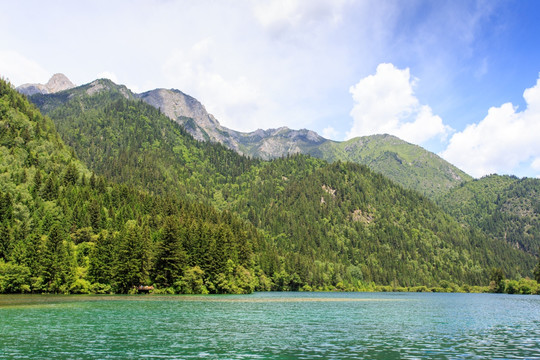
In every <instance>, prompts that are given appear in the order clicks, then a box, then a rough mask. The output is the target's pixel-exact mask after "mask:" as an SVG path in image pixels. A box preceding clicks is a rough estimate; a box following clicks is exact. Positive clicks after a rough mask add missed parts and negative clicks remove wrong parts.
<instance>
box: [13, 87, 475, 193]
mask: <svg viewBox="0 0 540 360" xmlns="http://www.w3.org/2000/svg"><path fill="white" fill-rule="evenodd" d="M19 91H20V89H19ZM82 91H84V92H85V93H86V94H93V93H96V92H99V91H113V92H119V93H121V94H122V96H123V97H125V98H127V99H140V100H142V101H144V102H146V103H148V104H149V105H151V106H153V107H154V108H157V109H159V110H160V111H161V112H162V113H163V114H165V115H166V116H167V117H169V118H170V119H171V120H173V121H175V122H176V123H178V124H180V125H182V126H183V127H184V128H185V129H186V131H187V132H188V133H190V134H191V135H192V136H193V137H194V138H195V139H197V140H199V141H211V142H216V143H221V144H223V145H224V146H226V147H227V148H229V149H232V150H234V151H236V152H238V153H240V154H243V155H246V156H250V157H257V158H261V159H264V160H269V159H274V158H278V157H282V156H286V155H292V154H297V153H302V154H309V155H311V156H314V157H317V158H322V159H324V160H327V161H330V162H333V161H338V160H341V161H351V162H355V163H359V164H362V165H367V166H369V167H370V168H372V169H373V170H375V171H377V172H379V173H381V174H383V175H385V176H387V177H389V178H390V179H392V180H394V181H395V182H397V183H399V184H401V185H402V186H404V187H406V188H409V189H414V190H416V191H418V192H420V193H422V194H424V195H427V196H429V197H432V198H434V197H435V196H436V195H438V194H440V193H444V192H446V191H448V190H449V189H451V188H453V187H455V186H457V185H459V184H460V183H462V182H463V181H467V180H471V179H472V177H470V176H469V175H467V174H466V173H464V172H463V171H461V170H460V169H458V168H456V167H455V166H453V165H452V164H450V163H448V162H447V161H445V160H443V159H442V158H440V157H439V156H438V155H436V154H434V153H431V152H429V151H427V150H425V149H423V148H422V147H420V146H417V145H413V144H410V143H407V142H405V141H403V140H401V139H399V138H397V137H395V136H391V135H371V136H366V137H358V138H354V139H350V140H347V141H344V142H338V141H332V140H329V139H326V138H324V137H322V136H320V135H319V134H317V133H316V132H314V131H312V130H307V129H300V130H293V129H289V128H288V127H280V128H277V129H267V130H263V129H258V130H255V131H252V132H249V133H244V132H239V131H235V130H232V129H229V128H227V127H225V126H222V125H221V124H220V123H219V121H218V120H217V119H216V118H215V117H214V116H213V115H212V114H210V113H208V111H207V110H206V108H205V107H204V105H203V104H201V102H199V101H198V100H197V99H195V98H194V97H192V96H189V95H187V94H185V93H183V92H182V91H180V90H176V89H163V88H161V89H154V90H150V91H146V92H144V93H141V94H136V93H133V92H131V91H130V90H129V89H128V88H126V87H125V86H123V85H117V84H115V83H113V82H112V81H110V80H107V79H99V80H95V81H93V82H91V83H90V84H86V85H82V86H80V87H77V88H72V89H70V91H67V92H65V93H64V92H62V93H61V94H58V101H60V102H64V101H67V97H69V96H72V95H73V94H76V93H78V92H82ZM40 94H41V95H35V96H34V97H33V99H32V101H33V102H35V103H37V104H38V105H39V103H40V102H41V100H40V99H39V97H40V96H44V94H43V93H40ZM54 96H57V95H54ZM60 98H62V99H60ZM44 106H45V109H44V110H46V107H47V106H50V101H48V102H47V104H45V105H44Z"/></svg>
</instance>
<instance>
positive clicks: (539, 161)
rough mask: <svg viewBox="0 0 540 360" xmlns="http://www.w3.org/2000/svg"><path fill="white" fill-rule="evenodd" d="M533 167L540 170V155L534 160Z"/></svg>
mask: <svg viewBox="0 0 540 360" xmlns="http://www.w3.org/2000/svg"><path fill="white" fill-rule="evenodd" d="M531 167H532V168H533V170H536V171H540V157H538V158H536V159H534V161H533V162H532V163H531Z"/></svg>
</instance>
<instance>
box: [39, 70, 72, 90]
mask: <svg viewBox="0 0 540 360" xmlns="http://www.w3.org/2000/svg"><path fill="white" fill-rule="evenodd" d="M74 87H75V84H73V83H72V82H71V81H70V80H69V79H68V78H67V76H66V75H64V74H54V75H53V76H52V78H51V79H50V80H49V81H48V82H47V83H46V84H45V88H47V90H48V91H49V93H50V94H54V93H57V92H59V91H64V90H68V89H72V88H74Z"/></svg>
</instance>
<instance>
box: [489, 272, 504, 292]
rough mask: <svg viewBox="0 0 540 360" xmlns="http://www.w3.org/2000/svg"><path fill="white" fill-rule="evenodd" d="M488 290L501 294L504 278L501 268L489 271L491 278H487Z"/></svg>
mask: <svg viewBox="0 0 540 360" xmlns="http://www.w3.org/2000/svg"><path fill="white" fill-rule="evenodd" d="M489 280H490V281H489V289H490V290H491V291H492V292H496V293H502V292H504V289H505V283H504V280H505V276H504V273H503V271H502V269H501V268H493V269H491V276H490V278H489Z"/></svg>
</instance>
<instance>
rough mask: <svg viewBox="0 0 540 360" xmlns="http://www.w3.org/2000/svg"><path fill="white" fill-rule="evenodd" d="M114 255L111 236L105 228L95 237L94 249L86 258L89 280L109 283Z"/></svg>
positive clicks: (111, 276)
mask: <svg viewBox="0 0 540 360" xmlns="http://www.w3.org/2000/svg"><path fill="white" fill-rule="evenodd" d="M114 257H115V249H114V242H113V238H112V236H111V235H110V234H109V233H108V232H107V231H105V230H103V231H101V232H100V233H99V235H98V237H97V239H96V243H95V246H94V249H93V250H92V251H91V252H90V255H89V259H88V262H89V264H88V277H89V278H90V280H91V281H93V282H96V283H100V284H107V285H110V284H111V283H112V280H113V260H114Z"/></svg>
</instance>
